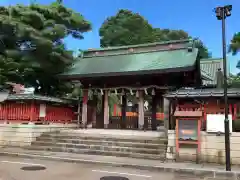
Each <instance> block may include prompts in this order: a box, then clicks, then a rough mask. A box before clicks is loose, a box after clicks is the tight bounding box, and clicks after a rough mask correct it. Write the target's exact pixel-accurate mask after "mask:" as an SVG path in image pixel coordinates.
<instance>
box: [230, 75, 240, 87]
mask: <svg viewBox="0 0 240 180" xmlns="http://www.w3.org/2000/svg"><path fill="white" fill-rule="evenodd" d="M228 84H229V85H230V87H233V88H239V87H240V76H239V75H233V74H230V76H229V79H228Z"/></svg>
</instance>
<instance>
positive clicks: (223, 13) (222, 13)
mask: <svg viewBox="0 0 240 180" xmlns="http://www.w3.org/2000/svg"><path fill="white" fill-rule="evenodd" d="M231 11H232V5H226V6H222V7H217V8H215V13H216V17H217V19H218V20H221V21H222V48H223V49H222V51H223V76H224V85H223V86H224V104H225V120H224V129H225V158H226V171H231V158H230V138H229V119H228V96H227V87H228V84H227V57H226V56H227V55H226V34H225V19H226V18H227V17H229V16H231Z"/></svg>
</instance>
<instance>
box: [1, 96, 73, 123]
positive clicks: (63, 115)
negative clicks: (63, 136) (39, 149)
mask: <svg viewBox="0 0 240 180" xmlns="http://www.w3.org/2000/svg"><path fill="white" fill-rule="evenodd" d="M42 104H43V103H42ZM39 109H40V102H34V103H32V101H26V102H23V103H19V102H14V101H7V102H4V103H1V104H0V121H1V120H2V121H3V120H4V121H6V120H7V121H16V122H17V121H20V122H21V121H24V122H26V121H38V120H40V118H39ZM41 120H45V121H48V122H61V123H70V122H71V121H72V120H75V114H74V110H73V109H72V108H71V107H69V106H67V105H52V104H47V105H46V116H45V118H41Z"/></svg>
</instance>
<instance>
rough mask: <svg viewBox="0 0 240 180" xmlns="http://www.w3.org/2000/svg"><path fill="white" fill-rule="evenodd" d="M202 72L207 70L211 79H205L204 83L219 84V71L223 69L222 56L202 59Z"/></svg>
mask: <svg viewBox="0 0 240 180" xmlns="http://www.w3.org/2000/svg"><path fill="white" fill-rule="evenodd" d="M200 66H201V72H206V73H207V74H208V76H209V77H210V78H211V79H204V80H203V85H216V84H217V71H218V69H221V70H223V60H222V58H209V59H201V61H200Z"/></svg>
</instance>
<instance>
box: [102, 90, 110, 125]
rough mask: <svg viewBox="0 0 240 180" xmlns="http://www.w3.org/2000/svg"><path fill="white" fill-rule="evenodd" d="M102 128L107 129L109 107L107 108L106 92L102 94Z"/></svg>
mask: <svg viewBox="0 0 240 180" xmlns="http://www.w3.org/2000/svg"><path fill="white" fill-rule="evenodd" d="M103 112H104V118H103V119H104V128H106V129H107V128H108V124H109V106H108V90H105V93H104V111H103Z"/></svg>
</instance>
